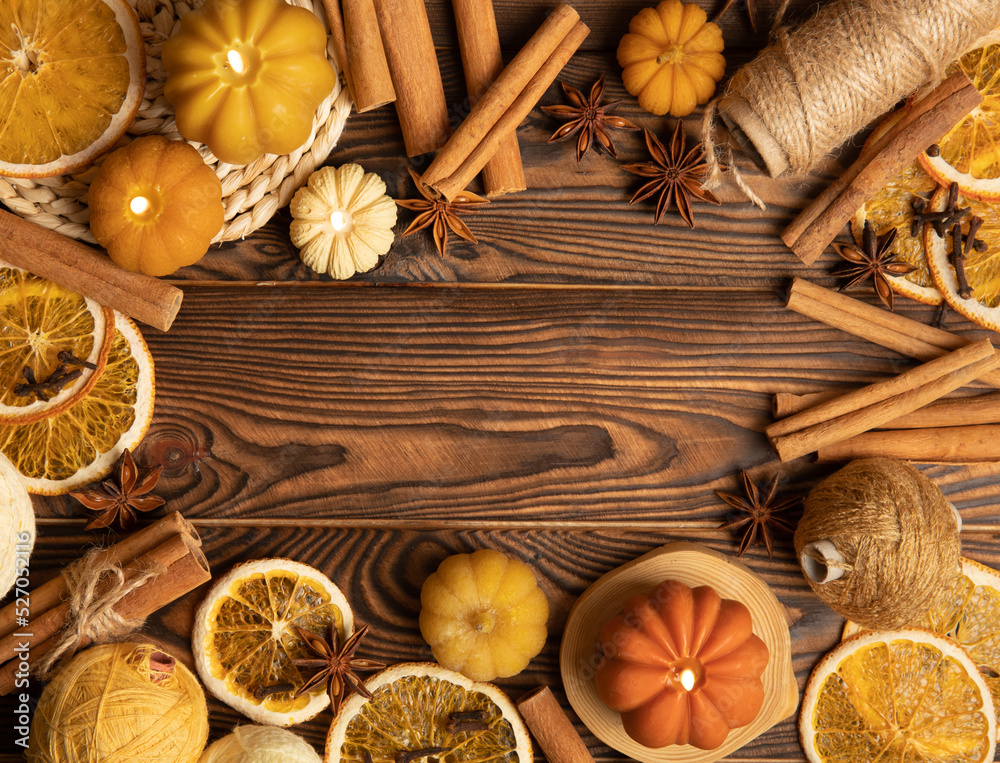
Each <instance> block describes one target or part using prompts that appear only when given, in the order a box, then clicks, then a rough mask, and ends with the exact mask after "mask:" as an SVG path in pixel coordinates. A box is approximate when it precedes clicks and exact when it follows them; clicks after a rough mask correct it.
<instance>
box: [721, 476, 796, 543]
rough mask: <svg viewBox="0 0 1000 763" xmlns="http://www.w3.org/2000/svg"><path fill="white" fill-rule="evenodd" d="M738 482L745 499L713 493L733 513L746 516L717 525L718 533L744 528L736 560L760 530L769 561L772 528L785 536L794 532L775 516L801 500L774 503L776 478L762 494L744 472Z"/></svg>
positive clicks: (729, 494)
mask: <svg viewBox="0 0 1000 763" xmlns="http://www.w3.org/2000/svg"><path fill="white" fill-rule="evenodd" d="M740 478H741V479H742V480H743V492H744V493H745V496H739V495H733V494H732V493H724V492H722V491H721V490H716V491H715V494H716V495H717V496H719V498H721V499H722V500H723V501H725V502H726V503H728V504H729V505H730V506H732V507H733V508H734V509H739V510H740V511H742V512H744V513H745V514H746V516H740V517H737V518H736V519H732V520H730V521H729V522H724V523H723V524H721V525H719V529H720V530H738V529H741V528H744V527H746V530H745V531H744V533H743V540H742V541H740V549H739V552H737V554H736V555H737V556H743V552H744V551H746V550H747V548H749V547H750V545H751V544H752V543H755V542H756V540H757V531H758V530H759V531H760V536H761V539H762V540H763V542H764V546H765V547H766V548H767V556H768V558H771V557H772V556H773V554H774V540H773V538H772V537H771V532H772V530H773V528H776V527H778V528H781V529H783V530H787V531H788V532H791V531H792V529H793V528H792V526H791V524H789V522H788V521H787V520H785V519H783V518H781V517H777V516H775V515H776V514H780V513H781V512H783V511H787V510H788V509H790V508H791V507H792V506H794V505H795V504H797V503H798V502H799V501H800V500H801V499H800V498H798V497H795V498H783V499H782V500H780V501H777V500H775V493H776V492H777V490H778V475H777V474H775V475H774V479H772V480H771V484H770V485H768V486H767V488H766V490H765V491H764V492H763V493H762V492H761V491H760V490H759V489H758V488H757V485H756V484H755V483H754V481H753V480H752V479H750V475H749V474H747V472H746V470H742V471H741V472H740Z"/></svg>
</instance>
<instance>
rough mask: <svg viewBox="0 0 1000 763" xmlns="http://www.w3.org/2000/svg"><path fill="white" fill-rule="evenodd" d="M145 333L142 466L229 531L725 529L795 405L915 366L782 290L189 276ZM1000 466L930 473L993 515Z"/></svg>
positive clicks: (809, 475)
mask: <svg viewBox="0 0 1000 763" xmlns="http://www.w3.org/2000/svg"><path fill="white" fill-rule="evenodd" d="M899 309H901V310H902V311H903V312H905V313H906V314H908V315H911V316H913V317H916V318H918V319H921V320H929V319H930V317H931V315H932V313H933V310H932V309H930V308H911V307H910V306H901V307H900V308H899ZM950 328H958V327H950ZM146 335H147V338H148V340H149V344H150V347H151V349H152V352H153V355H154V358H155V360H156V367H157V404H156V411H155V420H154V425H153V427H152V430H151V431H150V433H149V434H148V435H147V437H146V439H145V440H144V441H143V443H142V445H141V446H140V448H139V452H140V456H141V458H142V459H143V460H145V461H148V462H155V463H160V464H163V465H164V467H165V473H164V476H163V479H162V481H161V486H162V492H163V495H164V496H165V497H167V498H168V499H169V500H170V502H171V504H172V505H173V506H174V507H175V508H178V509H181V510H183V511H184V512H185V513H186V514H188V515H190V516H192V517H195V518H200V519H213V520H222V521H230V520H239V519H241V518H242V519H250V520H254V521H262V520H271V519H279V518H298V519H314V520H318V521H323V520H329V519H336V520H338V521H347V520H350V521H355V522H379V521H384V520H390V519H391V520H406V521H410V522H424V523H435V522H436V523H438V524H441V523H444V524H449V525H450V524H453V523H455V522H461V521H465V520H474V521H477V522H485V523H495V522H505V521H520V522H538V521H543V522H560V521H581V520H582V521H591V520H602V521H603V520H607V519H616V520H623V519H627V520H630V521H636V522H641V521H649V520H662V519H669V520H677V519H685V520H706V519H707V520H712V521H718V518H719V516H720V510H721V509H722V504H721V503H720V502H719V501H718V499H717V498H716V497H715V495H714V490H716V489H721V488H724V489H731V488H733V487H735V484H734V475H735V474H736V472H738V470H739V469H741V468H751V467H760V468H761V471H762V472H766V471H768V470H770V469H773V468H775V461H774V459H775V456H774V455H773V452H772V451H771V450H770V447H769V446H768V445H767V442H766V440H765V438H764V435H763V434H762V431H763V428H764V426H765V425H766V424H768V423H770V420H771V419H770V406H771V396H772V395H773V394H774V393H775V392H777V391H782V390H784V391H792V392H810V391H815V390H819V389H823V388H825V387H830V386H831V385H833V386H838V387H843V388H850V387H855V386H861V385H863V384H866V383H870V382H872V381H876V380H878V379H882V378H886V377H887V376H888V375H892V374H896V373H898V372H900V371H902V370H904V369H905V368H908V367H910V366H911V365H912V361H909V360H907V359H904V358H901V357H899V356H898V355H895V354H894V353H892V352H891V351H889V350H885V349H883V348H881V347H878V346H876V345H873V344H870V343H865V342H862V341H861V340H857V339H854V338H853V337H850V336H848V335H846V334H843V333H842V332H839V331H836V330H834V329H829V328H826V327H825V326H823V325H821V324H818V323H815V322H813V321H811V320H809V319H807V318H804V317H802V316H800V315H798V314H796V313H793V312H791V311H788V310H785V309H784V308H783V307H782V301H781V299H780V297H779V295H777V294H772V293H762V294H745V293H741V292H736V293H730V292H720V291H717V292H695V291H692V292H679V291H675V290H668V289H653V288H650V289H559V288H553V289H537V288H536V289H527V288H506V287H503V288H480V287H465V288H456V287H425V288H419V289H416V288H406V287H404V288H400V287H379V288H374V287H363V286H350V285H347V286H343V285H339V286H338V285H333V286H317V287H311V288H310V287H297V288H296V287H272V288H267V287H260V288H249V287H241V288H240V287H230V288H227V289H217V288H206V287H189V288H188V289H187V290H186V297H185V303H184V309H183V310H182V311H181V313H180V315H179V316H178V318H177V321H176V323H175V324H174V327H173V329H172V330H171V331H170V332H169V333H167V334H160V333H157V332H154V331H147V332H146ZM831 469H832V467H821V468H817V467H814V466H811V465H810V464H809V462H808V460H807V459H800V460H799V461H797V462H795V463H793V464H791V465H788V466H786V467H784V470H783V473H784V474H785V475H786V479H787V480H789V481H790V482H791V483H792V484H793V485H794V486H795V487H804V486H805V485H808V484H811V481H813V480H815V479H816V478H818V476H822V475H823V474H825V473H829V471H830V470H831ZM998 469H1000V466H995V467H982V469H981V471H976V472H973V471H972V470H971V469H970V468H968V467H955V468H944V467H936V468H934V469H932V470H931V473H932V474H934V475H941V476H942V478H943V480H944V481H943V486H945V487H946V488H947V489H948V491H949V495H950V497H951V499H952V500H953V501H955V502H956V504H957V505H959V507H960V508H963V509H965V508H966V502H967V501H968V502H969V511H970V514H971V515H972V516H971V517H970V519H971V518H975V519H976V520H977V521H980V522H983V523H988V522H990V521H993V518H995V517H996V516H997V512H996V510H995V508H993V506H995V504H996V496H997V493H998V491H1000V483H997V482H996V481H995V480H992V479H991V478H992V477H994V476H995V475H996V474H997V470H998ZM800 481H801V482H802V484H799V483H800ZM37 505H38V510H39V512H40V514H41V515H42V516H45V517H65V516H71V515H72V513H73V506H74V501H73V500H72V499H69V498H55V499H50V500H43V499H37Z"/></svg>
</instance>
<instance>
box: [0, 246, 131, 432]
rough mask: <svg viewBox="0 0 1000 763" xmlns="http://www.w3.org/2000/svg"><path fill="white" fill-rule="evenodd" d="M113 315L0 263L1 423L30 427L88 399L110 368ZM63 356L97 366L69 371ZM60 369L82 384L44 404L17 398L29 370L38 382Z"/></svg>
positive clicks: (53, 394) (36, 399) (32, 398)
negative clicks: (84, 398)
mask: <svg viewBox="0 0 1000 763" xmlns="http://www.w3.org/2000/svg"><path fill="white" fill-rule="evenodd" d="M114 324H115V321H114V313H113V311H112V310H110V309H108V308H102V307H101V306H100V305H99V304H97V303H96V302H94V301H93V300H91V299H87V298H86V297H82V296H80V295H79V294H76V293H74V292H72V291H69V290H68V289H65V288H63V287H62V286H59V285H58V284H55V283H52V282H51V281H47V280H45V279H44V278H39V277H38V276H35V275H32V274H31V273H28V272H26V271H24V270H21V269H20V268H15V267H13V266H10V265H5V264H4V263H0V423H2V424H26V423H30V422H32V421H38V420H39V419H43V418H46V417H48V416H54V415H56V414H57V413H61V412H62V411H65V410H66V409H67V408H69V407H70V406H71V405H73V404H74V403H76V402H77V401H79V400H80V399H81V398H83V397H84V396H86V395H87V394H88V393H89V392H90V390H91V389H93V387H94V384H96V383H97V379H98V377H100V375H101V373H102V372H103V371H104V367H105V365H106V364H107V362H108V350H109V349H110V348H111V340H112V338H113V337H114ZM62 353H69V354H70V355H72V356H73V358H74V359H77V360H82V361H86V362H87V363H89V364H92V365H95V366H97V368H96V369H90V368H87V367H86V366H76V365H72V363H71V364H70V365H66V364H65V363H63V361H62V360H60V355H61V354H62ZM60 365H62V366H64V368H65V369H66V371H68V372H70V373H72V372H74V371H79V373H80V376H79V378H78V379H76V380H74V381H71V382H69V383H67V384H66V385H65V386H63V387H62V388H61V389H59V390H54V391H51V392H49V393H48V394H47V395H44V397H47V399H44V400H43V399H41V398H40V397H38V396H35V395H19V394H17V391H16V390H17V387H18V386H19V385H20V384H23V383H24V382H25V381H26V376H25V373H26V372H25V369H28V371H27V373H29V374H30V375H31V377H32V378H34V379H35V380H37V381H42V380H44V379H47V378H50V377H51V376H52V374H53V373H55V372H56V371H57V370H58V369H59V367H60Z"/></svg>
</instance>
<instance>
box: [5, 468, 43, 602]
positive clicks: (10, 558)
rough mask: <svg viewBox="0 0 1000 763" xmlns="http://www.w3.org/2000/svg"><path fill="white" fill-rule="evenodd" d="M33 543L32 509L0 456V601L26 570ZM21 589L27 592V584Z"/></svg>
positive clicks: (20, 481)
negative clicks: (20, 573)
mask: <svg viewBox="0 0 1000 763" xmlns="http://www.w3.org/2000/svg"><path fill="white" fill-rule="evenodd" d="M34 543H35V510H34V508H32V506H31V496H30V495H28V489H27V487H25V485H24V478H23V477H22V476H21V475H20V474H19V473H18V471H17V469H15V468H14V465H13V464H12V463H11V462H10V460H9V459H8V458H7V457H6V456H4V455H3V454H0V598H2V597H4V596H6V595H7V593H8V592H9V591H10V589H11V588H13V587H14V581H15V580H16V579H17V576H18V573H19V572H21V571H22V570H26V569H27V567H28V556H29V555H30V554H31V549H32V546H34ZM21 586H23V587H24V588H26V589H28V590H30V588H31V586H30V585H28V584H27V581H25V580H22V581H21Z"/></svg>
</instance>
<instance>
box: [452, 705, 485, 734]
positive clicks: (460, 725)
mask: <svg viewBox="0 0 1000 763" xmlns="http://www.w3.org/2000/svg"><path fill="white" fill-rule="evenodd" d="M486 718H487V716H486V711H485V710H469V711H466V712H458V713H452V714H451V715H449V716H448V725H447V726H445V731H447V732H448V733H449V734H461V733H463V732H473V731H486V730H487V729H488V728H489V727H490V724H489V723H488V722H487V720H486Z"/></svg>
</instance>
